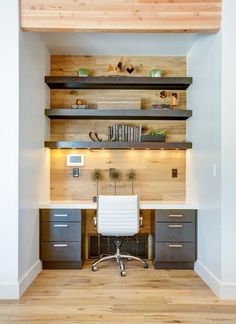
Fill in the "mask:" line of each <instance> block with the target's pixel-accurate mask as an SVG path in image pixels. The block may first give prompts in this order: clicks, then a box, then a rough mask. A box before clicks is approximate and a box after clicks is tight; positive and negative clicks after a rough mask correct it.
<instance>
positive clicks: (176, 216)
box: [169, 214, 184, 218]
mask: <svg viewBox="0 0 236 324" xmlns="http://www.w3.org/2000/svg"><path fill="white" fill-rule="evenodd" d="M169 217H171V218H183V217H184V215H174V214H172V215H169Z"/></svg>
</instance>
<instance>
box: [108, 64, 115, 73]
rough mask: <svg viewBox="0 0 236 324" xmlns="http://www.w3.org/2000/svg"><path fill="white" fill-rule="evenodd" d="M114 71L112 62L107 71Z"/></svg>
mask: <svg viewBox="0 0 236 324" xmlns="http://www.w3.org/2000/svg"><path fill="white" fill-rule="evenodd" d="M113 71H114V68H113V66H112V65H111V64H109V65H108V67H107V72H113Z"/></svg>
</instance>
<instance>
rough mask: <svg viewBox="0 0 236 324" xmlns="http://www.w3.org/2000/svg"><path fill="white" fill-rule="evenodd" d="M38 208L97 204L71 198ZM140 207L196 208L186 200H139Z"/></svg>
mask: <svg viewBox="0 0 236 324" xmlns="http://www.w3.org/2000/svg"><path fill="white" fill-rule="evenodd" d="M39 208H45V209H52V208H58V209H63V208H64V209H96V208H97V204H96V203H93V202H92V201H91V200H73V201H66V200H65V201H48V202H45V203H42V204H40V205H39ZM139 208H140V209H198V204H197V203H195V202H186V201H156V200H148V201H144V200H143V201H142V200H141V201H140V204H139Z"/></svg>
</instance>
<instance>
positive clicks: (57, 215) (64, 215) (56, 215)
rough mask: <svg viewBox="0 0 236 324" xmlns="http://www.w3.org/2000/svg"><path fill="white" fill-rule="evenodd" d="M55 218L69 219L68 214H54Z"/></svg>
mask: <svg viewBox="0 0 236 324" xmlns="http://www.w3.org/2000/svg"><path fill="white" fill-rule="evenodd" d="M54 217H68V215H67V214H54Z"/></svg>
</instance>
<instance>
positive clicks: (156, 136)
mask: <svg viewBox="0 0 236 324" xmlns="http://www.w3.org/2000/svg"><path fill="white" fill-rule="evenodd" d="M165 140H166V130H163V129H150V130H148V131H147V132H145V133H144V134H143V135H142V142H165Z"/></svg>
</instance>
